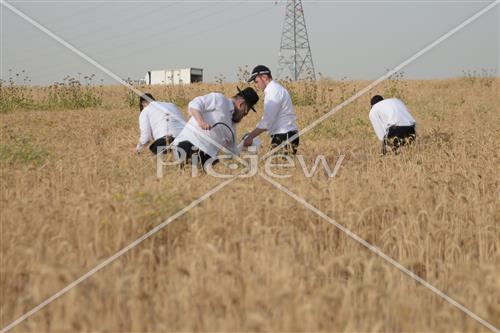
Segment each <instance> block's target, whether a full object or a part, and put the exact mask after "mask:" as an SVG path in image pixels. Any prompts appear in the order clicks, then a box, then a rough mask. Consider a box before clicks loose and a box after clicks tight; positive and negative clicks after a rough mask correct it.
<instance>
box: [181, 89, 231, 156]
mask: <svg viewBox="0 0 500 333" xmlns="http://www.w3.org/2000/svg"><path fill="white" fill-rule="evenodd" d="M192 109H196V110H198V111H200V113H201V115H202V117H203V119H204V120H205V121H206V122H207V123H208V124H209V125H211V126H213V125H214V124H216V123H224V124H225V125H217V126H215V127H213V128H212V129H210V130H203V129H202V128H201V127H200V126H199V125H198V122H197V121H196V119H195V118H194V117H192V116H191V118H189V120H188V122H187V124H186V126H185V127H184V129H183V130H182V131H181V132H180V133H179V135H178V136H177V137H176V138H175V140H174V142H173V145H174V146H176V145H178V144H179V142H182V141H189V142H191V144H193V145H194V146H196V147H198V149H199V150H201V151H203V152H204V153H206V154H208V155H210V156H211V157H217V153H218V151H219V149H220V147H219V146H217V145H216V144H214V142H216V143H217V144H218V145H220V146H222V147H224V148H226V149H228V150H229V151H230V152H232V153H234V154H238V148H237V146H236V145H237V142H236V140H237V136H236V127H235V124H234V123H233V120H232V117H233V112H234V104H233V101H232V100H230V99H228V98H226V97H225V96H224V95H223V94H220V93H210V94H208V95H205V96H199V97H196V98H195V99H193V100H192V101H191V102H189V105H188V110H189V113H190V114H191V110H192ZM228 127H229V128H228ZM233 136H234V137H233Z"/></svg>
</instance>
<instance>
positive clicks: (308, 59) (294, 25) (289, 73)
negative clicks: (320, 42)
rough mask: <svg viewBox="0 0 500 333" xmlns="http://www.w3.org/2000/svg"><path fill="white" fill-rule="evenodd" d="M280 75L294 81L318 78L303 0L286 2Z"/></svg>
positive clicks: (279, 63)
mask: <svg viewBox="0 0 500 333" xmlns="http://www.w3.org/2000/svg"><path fill="white" fill-rule="evenodd" d="M278 77H279V78H286V77H289V78H291V79H292V80H294V81H297V80H303V79H306V80H316V72H315V71H314V64H313V60H312V55H311V46H310V45H309V37H308V35H307V28H306V20H305V18H304V9H303V8H302V1H301V0H289V1H287V4H286V14H285V21H284V23H283V33H282V34H281V47H280V54H279V59H278Z"/></svg>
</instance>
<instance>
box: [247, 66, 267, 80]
mask: <svg viewBox="0 0 500 333" xmlns="http://www.w3.org/2000/svg"><path fill="white" fill-rule="evenodd" d="M260 74H269V75H271V70H270V69H269V68H267V67H266V66H264V65H258V66H255V68H254V69H253V70H252V76H250V78H249V79H248V82H252V81H253V80H255V78H256V77H257V75H260Z"/></svg>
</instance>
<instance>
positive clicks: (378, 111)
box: [369, 98, 417, 141]
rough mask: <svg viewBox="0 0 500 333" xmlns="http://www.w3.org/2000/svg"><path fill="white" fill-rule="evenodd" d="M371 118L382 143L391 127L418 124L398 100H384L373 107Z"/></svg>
mask: <svg viewBox="0 0 500 333" xmlns="http://www.w3.org/2000/svg"><path fill="white" fill-rule="evenodd" d="M369 118H370V121H371V123H372V126H373V129H374V130H375V134H377V137H378V139H379V140H380V141H382V140H383V139H384V136H385V135H386V134H387V132H388V131H389V127H391V126H414V125H416V124H417V122H416V121H415V119H413V117H412V116H411V114H410V111H408V108H407V107H406V105H405V104H404V103H403V102H402V101H401V100H399V99H397V98H388V99H384V100H382V101H380V102H378V103H377V104H375V105H374V106H372V108H371V110H370V114H369Z"/></svg>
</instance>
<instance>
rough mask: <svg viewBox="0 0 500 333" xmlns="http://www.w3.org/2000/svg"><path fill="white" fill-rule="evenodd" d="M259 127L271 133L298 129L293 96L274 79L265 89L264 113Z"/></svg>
mask: <svg viewBox="0 0 500 333" xmlns="http://www.w3.org/2000/svg"><path fill="white" fill-rule="evenodd" d="M257 128H260V129H264V130H267V131H268V132H269V135H274V134H279V133H287V132H290V131H297V129H298V127H297V119H296V116H295V111H294V110H293V105H292V98H291V97H290V94H289V93H288V91H287V90H286V89H285V88H284V87H283V86H282V85H281V84H279V83H278V82H276V81H274V80H272V81H271V82H269V84H268V85H267V87H266V89H264V115H263V116H262V119H261V120H260V122H259V123H258V124H257Z"/></svg>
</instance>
